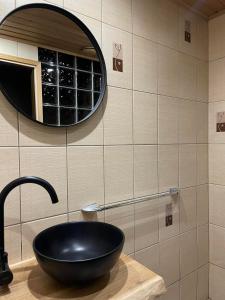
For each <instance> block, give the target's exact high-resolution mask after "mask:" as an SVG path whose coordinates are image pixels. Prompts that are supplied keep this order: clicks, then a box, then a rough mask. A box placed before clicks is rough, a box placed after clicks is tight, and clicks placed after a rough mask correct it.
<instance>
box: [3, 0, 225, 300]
mask: <svg viewBox="0 0 225 300" xmlns="http://www.w3.org/2000/svg"><path fill="white" fill-rule="evenodd" d="M30 2H32V1H24V0H16V1H14V0H0V15H1V17H3V16H4V15H5V14H6V13H7V11H9V10H11V9H13V8H14V7H15V5H16V6H19V5H22V4H24V3H30ZM42 2H44V1H42ZM49 2H50V1H49ZM51 3H54V4H56V5H60V6H64V7H65V8H66V9H68V10H69V11H71V12H72V13H74V14H75V15H77V16H78V17H80V18H81V20H83V21H84V22H85V23H86V24H87V26H88V27H89V28H90V29H91V31H92V32H93V33H94V35H95V36H96V38H97V40H98V42H99V44H100V45H101V47H102V50H103V54H104V57H105V60H106V65H107V72H108V92H107V95H106V97H105V102H104V104H103V106H102V107H101V109H100V110H99V111H98V113H97V114H96V115H95V116H94V117H92V118H91V119H90V120H89V121H88V122H86V123H84V124H83V125H80V126H75V127H74V128H71V129H68V130H65V129H52V128H47V127H43V126H40V125H37V124H35V123H32V122H31V121H29V120H26V119H25V118H24V117H23V116H21V115H20V114H17V112H16V111H15V110H14V109H13V108H12V107H11V106H10V105H9V104H8V103H7V102H6V100H5V99H4V98H3V96H2V95H1V99H0V166H1V167H0V187H3V186H4V185H5V184H7V183H8V182H9V181H10V180H12V179H14V178H16V177H18V176H24V175H37V176H40V177H43V178H45V179H47V180H49V182H50V183H52V184H53V185H54V187H55V188H56V190H57V192H58V195H59V200H60V201H59V203H58V204H56V205H52V204H51V203H50V199H49V197H48V195H47V193H46V192H45V191H44V190H42V189H41V188H40V187H38V186H34V185H29V184H28V185H25V186H22V187H21V188H18V189H16V190H15V191H13V192H12V193H11V195H10V197H9V198H10V199H8V201H7V204H6V206H7V210H6V248H7V250H8V252H9V259H10V262H11V263H15V262H18V261H20V260H21V259H27V258H30V257H31V256H33V253H32V248H31V242H32V239H33V237H34V236H35V234H37V233H38V232H39V231H40V230H42V229H44V228H46V227H48V226H51V225H53V224H56V223H60V222H64V221H67V220H69V221H72V220H80V219H83V218H86V217H85V216H82V215H81V214H80V212H79V209H80V208H81V207H83V206H85V205H87V204H89V203H93V202H97V203H100V204H103V203H110V202H114V201H118V200H125V199H130V198H134V197H139V196H145V195H150V194H153V193H157V192H162V191H166V190H168V189H169V188H170V187H179V188H180V198H179V199H172V198H170V197H166V198H162V199H156V200H154V201H151V202H148V203H145V204H138V205H136V206H127V207H123V208H120V209H114V210H110V211H107V212H106V213H105V214H103V213H101V214H99V215H98V216H97V218H98V219H99V220H105V221H106V222H111V223H113V224H115V225H117V226H119V227H121V228H122V229H123V230H124V231H125V234H126V244H125V249H124V250H125V252H126V253H127V254H129V255H132V256H133V257H135V258H136V259H137V260H138V261H140V262H141V263H143V264H145V265H146V266H147V267H149V268H151V269H152V270H154V271H156V272H158V273H159V274H161V275H162V276H163V277H164V279H165V281H166V284H167V286H168V293H167V295H165V296H163V297H161V299H160V300H195V299H197V300H206V299H207V298H208V144H207V143H208V103H207V102H208V24H207V21H206V20H204V19H203V18H201V17H200V16H198V15H195V14H193V13H192V12H190V11H189V10H188V9H186V8H185V7H183V6H179V5H178V4H176V2H171V1H167V0H141V1H140V0H133V1H132V0H113V1H112V0H94V1H91V0H64V1H63V0H55V1H51ZM185 21H189V22H191V43H188V42H185V41H184V27H185ZM114 42H116V43H120V44H122V47H123V56H124V57H123V59H124V71H123V72H122V73H119V72H115V71H113V70H112V53H113V51H112V49H113V43H114ZM0 52H2V53H8V54H11V55H19V56H23V57H27V58H33V59H35V58H36V57H37V49H36V48H35V47H32V46H27V45H24V44H20V43H18V44H17V43H16V42H12V41H4V40H0ZM211 100H212V99H211ZM221 103H222V102H221ZM221 105H222V104H221ZM219 146H220V145H219ZM221 146H222V145H221ZM216 149H217V148H216ZM217 150H218V151H219V150H220V149H217ZM220 157H222V159H223V156H222V155H220ZM224 159H225V157H224ZM221 172H222V171H221ZM170 203H172V207H173V225H172V226H169V227H166V226H165V217H166V207H167V206H166V205H167V204H170ZM95 217H96V216H94V217H93V218H95ZM216 229H217V227H216ZM219 229H220V227H219ZM220 230H221V229H220Z"/></svg>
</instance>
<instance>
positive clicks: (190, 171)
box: [179, 144, 197, 188]
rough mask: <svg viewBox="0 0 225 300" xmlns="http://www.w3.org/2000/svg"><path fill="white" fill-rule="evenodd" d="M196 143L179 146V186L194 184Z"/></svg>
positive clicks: (195, 178)
mask: <svg viewBox="0 0 225 300" xmlns="http://www.w3.org/2000/svg"><path fill="white" fill-rule="evenodd" d="M196 163H197V158H196V145H194V144H189V145H180V146H179V186H180V187H181V188H184V187H188V186H194V185H196V180H197V177H196V175H197V174H196Z"/></svg>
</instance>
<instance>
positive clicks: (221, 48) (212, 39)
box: [209, 15, 225, 60]
mask: <svg viewBox="0 0 225 300" xmlns="http://www.w3.org/2000/svg"><path fill="white" fill-rule="evenodd" d="M224 22H225V15H221V16H218V17H217V18H213V19H211V20H210V21H209V59H210V60H213V59H217V58H221V57H223V56H225V40H224V34H225V28H224ZM218 28H219V30H218Z"/></svg>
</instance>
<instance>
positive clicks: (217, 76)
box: [210, 58, 225, 101]
mask: <svg viewBox="0 0 225 300" xmlns="http://www.w3.org/2000/svg"><path fill="white" fill-rule="evenodd" d="M210 72H211V74H210V81H211V82H210V101H222V100H225V86H224V80H225V58H222V59H219V60H216V61H213V62H211V63H210Z"/></svg>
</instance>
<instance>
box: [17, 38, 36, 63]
mask: <svg viewBox="0 0 225 300" xmlns="http://www.w3.org/2000/svg"><path fill="white" fill-rule="evenodd" d="M18 56H19V57H23V58H26V59H32V60H38V47H35V46H32V45H28V44H23V43H19V42H18Z"/></svg>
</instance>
